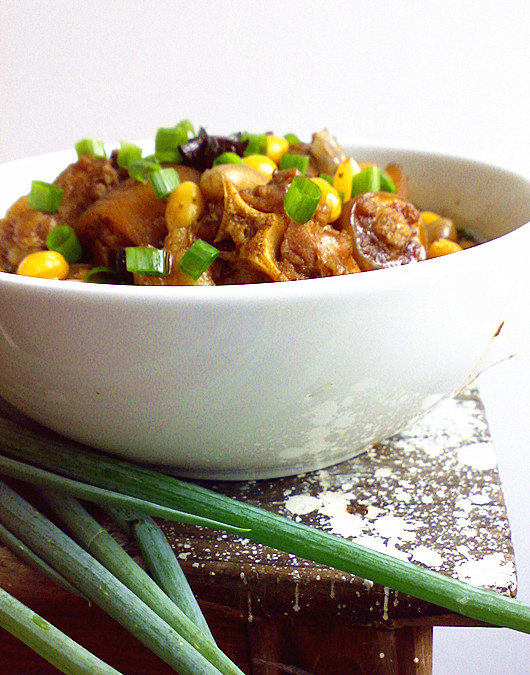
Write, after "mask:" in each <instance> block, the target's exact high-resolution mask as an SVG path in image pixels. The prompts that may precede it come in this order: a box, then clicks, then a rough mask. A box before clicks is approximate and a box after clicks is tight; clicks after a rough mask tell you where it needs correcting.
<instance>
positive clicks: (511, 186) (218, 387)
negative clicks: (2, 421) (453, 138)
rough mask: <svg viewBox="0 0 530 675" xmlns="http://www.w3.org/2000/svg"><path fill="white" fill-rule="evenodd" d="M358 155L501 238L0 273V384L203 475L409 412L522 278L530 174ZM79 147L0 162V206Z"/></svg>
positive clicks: (287, 455) (276, 459) (228, 475)
mask: <svg viewBox="0 0 530 675" xmlns="http://www.w3.org/2000/svg"><path fill="white" fill-rule="evenodd" d="M354 155H355V157H356V158H357V159H359V160H362V159H371V160H373V161H375V162H377V163H379V164H381V165H385V164H386V163H387V162H389V161H394V162H398V163H400V164H402V165H403V167H404V169H405V172H406V173H407V174H408V175H409V177H410V183H409V185H410V196H411V199H412V201H414V202H415V203H416V204H417V205H418V206H419V207H420V208H425V209H430V210H434V211H437V212H439V213H441V214H442V215H448V216H451V217H453V218H454V219H455V220H456V221H457V223H461V224H465V225H466V226H471V228H472V230H473V231H474V232H475V233H476V234H477V235H478V236H480V237H481V238H483V239H493V241H489V242H488V243H484V244H482V245H480V246H477V247H475V248H472V249H470V250H466V251H464V252H462V253H457V254H454V255H450V256H446V257H444V258H438V259H434V260H429V261H426V262H422V263H419V264H411V265H408V266H405V267H402V268H394V269H386V270H380V271H374V272H365V273H362V274H356V275H351V276H342V277H334V278H328V279H316V280H307V281H295V282H287V283H276V284H261V285H248V286H231V287H228V286H225V287H173V288H167V287H166V288H164V287H123V286H105V285H98V284H86V285H85V284H80V283H68V282H62V281H40V280H36V279H32V278H25V277H19V276H15V275H8V274H0V361H1V364H2V366H1V369H0V395H1V396H3V397H4V398H5V399H7V400H8V401H9V402H10V403H12V404H13V405H15V406H16V407H18V408H19V409H20V410H22V411H23V412H24V413H26V414H27V415H29V416H30V417H32V418H34V419H35V420H37V421H39V422H41V423H42V424H44V425H46V426H48V427H50V428H52V429H55V430H56V431H59V432H61V433H63V434H65V435H67V436H70V437H72V438H74V439H77V440H79V441H82V442H84V443H88V444H90V445H93V446H95V447H97V448H101V449H103V450H106V451H109V452H111V453H115V454H118V455H122V456H124V457H128V458H131V459H133V460H137V461H142V462H148V463H150V464H155V465H161V466H165V467H170V468H171V469H172V470H174V471H175V472H176V473H178V474H180V475H182V476H188V477H196V478H216V479H217V478H222V479H250V478H265V477H277V476H282V475H288V474H294V473H300V472H304V471H308V470H313V469H317V468H322V467H325V466H328V465H331V464H334V463H337V462H339V461H342V460H344V459H346V458H348V457H351V456H353V455H354V454H355V453H357V452H359V450H360V449H362V448H363V447H365V446H366V445H367V444H371V443H374V442H376V441H378V440H382V439H384V438H386V437H388V436H389V435H391V434H392V433H394V432H396V431H397V430H399V429H400V428H402V427H403V426H404V425H406V424H407V423H408V422H409V421H411V420H412V419H413V418H415V417H418V416H419V415H421V414H422V413H423V412H424V411H425V410H427V409H429V408H430V407H431V406H432V405H433V404H434V402H435V401H437V400H438V399H439V398H440V397H443V396H448V395H450V394H452V393H453V392H454V391H455V390H457V389H458V388H459V387H460V386H461V385H463V384H464V382H465V381H466V378H467V377H468V376H469V375H470V373H471V372H472V371H473V369H474V367H475V366H476V364H477V363H478V362H479V361H480V359H481V356H482V355H483V354H484V352H485V350H487V348H488V345H490V343H491V341H492V339H493V336H494V334H495V333H496V331H497V329H498V328H499V326H500V324H501V322H502V321H503V320H504V319H505V316H506V312H507V309H508V307H509V303H510V299H511V298H512V297H513V294H514V292H515V290H516V289H517V288H519V290H521V288H522V286H521V284H523V283H524V282H523V276H522V274H523V271H524V267H525V266H527V264H528V250H530V224H525V223H528V221H529V219H530V182H529V181H528V180H526V179H525V178H523V177H521V176H518V175H515V174H513V173H510V172H507V171H505V170H501V169H499V168H495V167H492V166H489V165H485V164H481V163H477V162H474V161H469V160H465V159H460V158H455V157H449V156H441V155H433V154H429V153H421V152H414V151H406V150H398V149H386V150H385V149H381V148H373V147H356V148H355V152H354ZM73 160H74V158H73V157H72V156H71V154H70V153H56V154H54V155H48V156H43V157H38V158H34V159H30V160H24V161H18V162H12V163H10V164H8V165H4V166H2V167H0V185H2V194H1V200H0V213H3V212H4V211H5V209H6V208H7V207H8V206H9V205H10V204H11V203H12V202H13V201H15V199H16V198H17V197H18V196H19V195H21V194H25V193H27V192H28V191H29V186H30V182H31V180H32V179H35V178H39V179H41V180H51V179H53V178H54V177H55V176H56V175H57V174H58V173H59V172H60V171H61V170H62V168H63V167H64V166H66V164H68V163H69V162H70V161H73ZM518 285H519V286H518ZM523 291H524V292H525V293H528V284H526V286H525V287H524V289H523Z"/></svg>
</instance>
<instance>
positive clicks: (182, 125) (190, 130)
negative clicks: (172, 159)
mask: <svg viewBox="0 0 530 675" xmlns="http://www.w3.org/2000/svg"><path fill="white" fill-rule="evenodd" d="M175 126H176V128H177V129H180V130H182V131H185V132H186V136H187V139H188V140H189V139H190V138H194V137H195V135H196V134H195V128H194V126H193V124H192V123H191V120H188V119H185V120H181V121H180V122H179V123H178V124H177V125H175Z"/></svg>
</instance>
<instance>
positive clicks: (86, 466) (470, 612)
mask: <svg viewBox="0 0 530 675" xmlns="http://www.w3.org/2000/svg"><path fill="white" fill-rule="evenodd" d="M0 438H1V439H2V445H3V450H4V452H6V453H10V454H13V455H14V456H16V457H18V458H23V459H25V460H26V461H31V462H34V463H36V464H38V465H39V466H44V467H47V468H48V469H49V470H50V471H54V472H57V474H62V475H66V476H70V477H72V478H78V479H80V480H85V481H89V482H90V483H92V484H93V485H99V486H101V487H104V488H107V489H111V490H120V491H122V492H123V493H127V494H130V495H137V496H139V497H142V498H143V499H147V500H151V501H153V502H158V503H160V504H165V505H166V506H170V507H173V508H176V509H186V510H187V511H189V512H193V513H196V514H198V515H201V516H205V517H214V518H215V519H222V520H226V521H227V522H231V523H234V524H237V525H239V526H241V527H246V528H250V532H248V534H246V535H245V537H246V538H248V539H250V540H251V541H254V542H256V543H259V544H263V545H266V546H271V547H273V548H276V549H278V550H281V551H285V552H287V553H290V554H292V555H296V556H298V557H300V558H304V559H307V560H312V561H314V562H316V563H318V564H321V565H327V566H329V567H334V568H335V569H338V570H341V571H343V572H346V573H349V574H355V575H357V576H360V577H362V578H364V579H371V580H372V581H373V582H374V583H377V584H380V585H382V586H387V587H388V588H393V589H394V590H396V591H399V592H401V593H405V594H407V595H412V596H413V597H415V598H418V599H420V600H424V601H426V602H430V603H433V604H435V605H438V606H440V607H445V608H446V609H450V610H451V611H454V612H457V613H459V614H462V615H464V616H467V617H469V618H471V619H476V620H478V621H484V622H486V623H488V624H493V625H497V626H503V627H506V628H511V629H513V630H518V631H521V632H524V633H530V605H528V604H525V603H523V602H521V601H519V600H516V599H514V598H508V597H506V596H503V595H500V594H499V593H495V592H494V591H490V590H487V589H484V588H477V587H474V586H472V585H470V584H468V583H465V582H462V581H460V580H458V579H454V578H451V577H447V576H445V575H443V574H440V573H438V572H433V571H432V570H428V569H425V568H423V567H420V566H419V565H415V564H413V563H410V562H406V561H403V560H400V559H398V558H394V557H393V556H390V555H387V554H384V553H381V552H379V551H375V550H372V549H369V548H367V547H364V546H362V545H360V544H357V543H355V542H353V541H350V540H348V539H345V538H343V537H340V536H338V535H335V534H332V533H330V532H325V531H322V530H318V529H316V528H314V527H309V526H307V525H304V524H303V523H299V522H296V521H294V520H291V519H289V518H286V517H284V516H281V515H278V514H275V513H273V512H271V511H267V510H265V509H261V508H259V507H256V506H253V505H252V504H249V503H245V502H242V501H238V500H236V499H233V498H232V497H228V496H225V495H222V494H219V493H216V492H213V491H212V490H208V489H207V488H204V487H202V486H199V485H194V484H193V483H189V482H186V481H182V480H178V479H177V478H174V477H173V476H169V475H165V474H163V473H161V472H159V471H153V470H150V469H148V468H146V467H142V466H139V465H137V464H134V463H132V462H128V461H126V460H124V459H119V458H116V457H110V456H106V455H102V454H101V453H99V452H95V451H91V450H89V449H87V448H85V447H83V446H81V445H78V444H75V443H72V442H69V441H66V440H61V441H54V440H51V439H45V438H42V437H40V436H39V435H38V434H36V433H34V432H31V431H28V430H27V429H22V428H20V427H18V426H17V425H16V424H15V423H13V422H9V421H7V420H2V419H0ZM24 525H25V524H24ZM65 576H66V575H65Z"/></svg>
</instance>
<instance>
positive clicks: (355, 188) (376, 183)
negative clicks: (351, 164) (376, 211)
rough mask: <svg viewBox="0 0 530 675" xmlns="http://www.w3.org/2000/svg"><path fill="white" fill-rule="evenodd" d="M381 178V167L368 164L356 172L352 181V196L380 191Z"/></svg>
mask: <svg viewBox="0 0 530 675" xmlns="http://www.w3.org/2000/svg"><path fill="white" fill-rule="evenodd" d="M380 189H381V179H380V178H379V169H378V168H377V167H376V166H367V167H366V169H362V170H361V171H359V173H356V174H354V176H353V178H352V182H351V196H352V197H355V195H360V194H362V193H363V192H379V190H380Z"/></svg>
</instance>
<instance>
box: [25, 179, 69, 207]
mask: <svg viewBox="0 0 530 675" xmlns="http://www.w3.org/2000/svg"><path fill="white" fill-rule="evenodd" d="M62 198H63V189H62V188H61V187H59V186H58V185H55V183H45V182H44V181H42V180H34V181H32V183H31V192H30V193H29V196H28V206H29V208H30V209H35V210H36V211H45V212H46V213H57V211H58V210H59V206H60V205H61V200H62Z"/></svg>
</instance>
